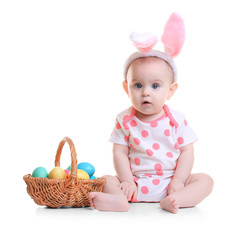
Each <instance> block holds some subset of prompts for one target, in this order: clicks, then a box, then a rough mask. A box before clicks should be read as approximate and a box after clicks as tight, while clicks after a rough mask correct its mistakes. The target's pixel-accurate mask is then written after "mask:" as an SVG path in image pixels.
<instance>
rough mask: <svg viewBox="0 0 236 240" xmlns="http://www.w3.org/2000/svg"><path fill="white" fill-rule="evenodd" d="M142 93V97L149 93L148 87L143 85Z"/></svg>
mask: <svg viewBox="0 0 236 240" xmlns="http://www.w3.org/2000/svg"><path fill="white" fill-rule="evenodd" d="M142 95H143V96H144V97H146V96H149V95H150V93H149V89H148V87H143V92H142Z"/></svg>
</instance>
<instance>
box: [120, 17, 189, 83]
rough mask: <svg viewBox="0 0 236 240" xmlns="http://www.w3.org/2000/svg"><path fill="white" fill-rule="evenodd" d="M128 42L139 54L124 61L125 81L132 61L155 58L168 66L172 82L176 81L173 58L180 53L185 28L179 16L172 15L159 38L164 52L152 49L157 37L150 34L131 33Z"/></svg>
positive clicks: (134, 54)
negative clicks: (172, 76) (131, 43)
mask: <svg viewBox="0 0 236 240" xmlns="http://www.w3.org/2000/svg"><path fill="white" fill-rule="evenodd" d="M130 40H131V41H132V42H133V44H134V46H135V47H136V48H137V49H138V50H139V52H135V53H133V54H132V55H131V56H130V57H129V58H128V59H127V60H126V62H125V65H124V78H125V79H126V74H127V71H128V68H129V66H130V65H131V63H132V62H133V61H134V60H136V59H138V58H146V57H157V58H160V59H163V60H164V61H166V62H167V63H168V64H169V65H170V67H171V68H172V70H173V75H174V81H175V82H176V81H177V69H176V65H175V62H174V60H173V57H176V56H177V55H178V54H179V53H180V51H181V49H182V47H183V44H184V40H185V27H184V22H183V19H182V18H181V16H180V15H178V14H177V13H173V14H172V15H171V16H170V18H169V20H168V21H167V23H166V25H165V28H164V33H163V35H162V38H161V40H162V42H163V44H164V47H165V52H161V51H158V50H153V49H152V48H153V47H154V46H155V45H156V43H157V37H156V36H155V35H153V34H151V33H141V34H138V33H132V34H131V35H130Z"/></svg>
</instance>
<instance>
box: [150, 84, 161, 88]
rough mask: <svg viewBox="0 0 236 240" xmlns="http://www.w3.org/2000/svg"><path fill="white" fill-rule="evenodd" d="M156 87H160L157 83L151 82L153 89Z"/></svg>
mask: <svg viewBox="0 0 236 240" xmlns="http://www.w3.org/2000/svg"><path fill="white" fill-rule="evenodd" d="M158 87H160V86H159V84H157V83H153V84H152V88H153V89H157V88H158Z"/></svg>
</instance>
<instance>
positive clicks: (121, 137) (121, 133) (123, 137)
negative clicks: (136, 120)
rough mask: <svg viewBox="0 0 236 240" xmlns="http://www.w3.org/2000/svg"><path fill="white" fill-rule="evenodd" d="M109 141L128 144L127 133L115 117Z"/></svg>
mask: <svg viewBox="0 0 236 240" xmlns="http://www.w3.org/2000/svg"><path fill="white" fill-rule="evenodd" d="M109 141H110V142H113V143H117V144H121V145H126V146H128V141H129V133H128V131H127V130H125V129H124V127H123V124H122V123H121V122H120V121H119V120H118V118H117V119H116V123H115V126H114V129H113V132H112V134H111V137H110V139H109Z"/></svg>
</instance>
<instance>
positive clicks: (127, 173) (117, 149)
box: [113, 143, 137, 201]
mask: <svg viewBox="0 0 236 240" xmlns="http://www.w3.org/2000/svg"><path fill="white" fill-rule="evenodd" d="M128 154H129V147H128V146H125V145H120V144H116V143H114V144H113V161H114V167H115V170H116V173H117V177H118V179H119V180H120V182H121V189H122V191H123V192H124V194H125V195H126V197H127V199H128V201H130V200H131V198H132V199H134V200H135V199H136V195H137V188H136V184H135V183H134V180H133V175H132V172H131V170H130V162H129V157H128Z"/></svg>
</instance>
